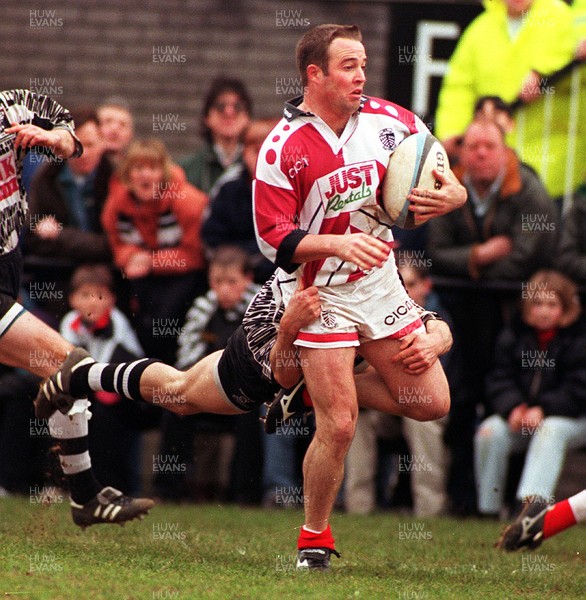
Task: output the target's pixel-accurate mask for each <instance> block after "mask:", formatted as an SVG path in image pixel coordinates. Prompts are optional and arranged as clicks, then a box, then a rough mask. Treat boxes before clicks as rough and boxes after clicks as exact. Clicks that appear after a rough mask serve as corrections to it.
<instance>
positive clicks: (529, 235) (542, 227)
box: [427, 150, 557, 281]
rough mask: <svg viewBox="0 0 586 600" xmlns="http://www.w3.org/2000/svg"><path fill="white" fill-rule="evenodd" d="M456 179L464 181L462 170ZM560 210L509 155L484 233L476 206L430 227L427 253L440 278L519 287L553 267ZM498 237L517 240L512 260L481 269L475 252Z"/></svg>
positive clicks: (458, 169) (468, 205) (532, 174)
mask: <svg viewBox="0 0 586 600" xmlns="http://www.w3.org/2000/svg"><path fill="white" fill-rule="evenodd" d="M454 173H455V175H456V176H457V177H458V179H460V181H463V175H464V172H463V168H462V165H456V167H455V168H454ZM555 215H556V213H555V207H554V205H553V203H552V201H551V199H550V197H549V196H548V194H547V192H546V191H545V188H544V187H543V185H542V183H541V181H540V180H539V177H538V176H537V175H536V174H535V172H534V171H533V170H532V169H530V168H529V167H527V166H526V165H524V164H522V163H520V162H519V160H518V159H517V157H516V155H515V153H514V152H513V151H512V150H509V156H508V160H507V166H506V173H505V177H504V180H503V183H502V185H501V188H500V191H499V194H498V197H497V199H496V201H495V202H494V203H493V205H492V206H491V208H490V209H489V211H488V212H487V214H486V216H485V217H484V219H483V221H482V227H481V228H480V227H478V226H477V224H476V222H475V218H474V212H473V206H472V205H471V201H468V202H467V203H466V204H465V205H464V206H463V207H462V208H459V209H458V210H455V211H453V212H451V213H449V214H447V215H444V216H442V217H439V218H437V219H432V220H431V221H430V223H429V232H428V243H427V252H428V255H429V257H430V258H431V260H432V269H433V271H434V272H435V273H438V274H442V275H452V276H454V277H466V278H473V279H478V278H480V279H485V280H498V279H502V280H509V281H515V280H517V281H519V280H523V279H526V278H527V277H528V276H530V275H531V274H532V273H533V272H535V271H536V270H537V269H539V268H542V267H544V266H547V265H549V263H550V261H551V259H552V258H553V253H554V251H555V248H556V244H557V237H556V222H555V221H556V216H555ZM497 235H506V236H509V237H510V238H511V239H512V243H513V250H512V252H511V254H509V256H507V257H506V258H504V259H502V260H500V261H497V262H495V263H493V264H491V265H488V266H486V267H483V268H480V267H478V266H477V265H475V264H474V252H473V251H474V247H475V246H476V245H477V244H480V243H482V242H485V241H486V240H488V239H489V238H492V237H494V236H497Z"/></svg>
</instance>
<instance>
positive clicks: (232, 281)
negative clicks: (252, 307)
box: [208, 265, 251, 310]
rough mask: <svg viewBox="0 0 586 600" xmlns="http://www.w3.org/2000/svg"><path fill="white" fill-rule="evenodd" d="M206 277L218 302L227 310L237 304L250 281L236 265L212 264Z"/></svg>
mask: <svg viewBox="0 0 586 600" xmlns="http://www.w3.org/2000/svg"><path fill="white" fill-rule="evenodd" d="M208 278H209V283H210V288H211V289H212V290H213V291H214V292H215V294H216V297H217V298H218V304H219V305H220V307H221V308H222V309H223V310H229V309H231V308H235V307H236V306H237V305H238V303H239V302H240V300H241V298H242V296H243V295H244V292H245V291H246V288H247V287H248V285H249V284H250V281H251V279H250V277H249V276H248V275H245V274H244V273H243V272H242V271H241V270H240V269H239V268H238V267H236V266H233V267H224V266H218V265H212V266H211V267H210V270H209V274H208Z"/></svg>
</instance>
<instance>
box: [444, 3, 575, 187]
mask: <svg viewBox="0 0 586 600" xmlns="http://www.w3.org/2000/svg"><path fill="white" fill-rule="evenodd" d="M484 6H485V10H484V12H483V13H482V14H481V15H479V16H478V17H477V18H476V19H475V20H474V21H473V22H472V23H471V24H470V26H469V27H468V28H467V29H466V31H465V32H464V33H463V35H462V37H461V39H460V42H459V43H458V46H457V47H456V50H455V52H454V54H453V55H452V57H451V59H450V62H449V65H448V71H447V74H446V76H445V78H444V81H443V83H442V88H441V90H440V96H439V105H438V110H437V114H436V130H435V133H436V135H437V136H438V137H439V138H440V139H442V140H449V139H450V138H452V137H453V136H458V135H460V134H462V132H463V131H464V129H465V128H466V126H467V125H468V124H469V123H470V121H471V120H472V116H473V109H474V104H475V102H476V101H477V100H478V98H479V97H481V96H491V95H496V96H500V97H501V98H503V100H505V101H506V102H509V103H510V102H513V101H514V100H516V99H517V98H521V99H523V100H524V101H526V102H529V104H528V105H527V107H526V108H524V109H523V115H520V114H518V119H517V121H518V123H517V128H516V132H514V133H513V134H512V135H511V136H510V137H509V140H508V141H509V143H511V144H512V145H514V146H516V148H517V151H518V153H519V155H520V157H521V159H522V160H523V161H524V162H526V163H528V164H530V165H531V166H532V167H533V168H535V169H536V170H537V172H538V173H539V174H540V176H541V178H542V179H543V181H544V183H545V185H546V188H547V190H548V192H549V194H550V195H551V196H552V197H553V198H557V197H560V196H562V194H563V193H564V191H565V186H566V182H565V172H566V163H567V153H568V115H569V114H570V110H569V95H570V84H569V81H568V80H564V81H559V82H558V81H556V82H555V83H552V82H550V81H548V79H549V76H550V75H551V74H553V73H555V72H556V71H558V70H559V69H560V68H562V67H564V66H565V65H566V64H568V63H569V62H571V61H572V59H573V58H574V55H575V52H576V48H577V45H578V31H577V28H576V27H575V25H574V22H573V13H572V10H571V9H570V7H568V6H567V5H566V4H565V3H564V2H562V1H561V0H486V1H485V2H484ZM548 96H549V98H548ZM548 111H551V118H548V117H547V113H548ZM575 139H576V142H577V144H576V145H577V152H576V155H575V163H574V164H575V165H578V164H584V141H583V140H582V141H581V140H580V138H579V136H576V137H575ZM448 144H449V141H448ZM581 178H582V175H581V174H579V175H578V174H576V173H574V176H573V177H572V182H571V185H572V187H573V188H575V187H577V185H578V183H579V182H580V181H581Z"/></svg>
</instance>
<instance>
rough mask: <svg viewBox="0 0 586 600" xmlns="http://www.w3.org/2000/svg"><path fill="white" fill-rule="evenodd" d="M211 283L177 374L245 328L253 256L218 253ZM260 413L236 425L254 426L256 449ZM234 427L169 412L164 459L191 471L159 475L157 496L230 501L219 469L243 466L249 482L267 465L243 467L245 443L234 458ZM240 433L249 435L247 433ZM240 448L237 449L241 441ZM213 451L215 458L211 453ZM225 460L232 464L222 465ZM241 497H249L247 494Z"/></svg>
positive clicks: (183, 342) (191, 317)
mask: <svg viewBox="0 0 586 600" xmlns="http://www.w3.org/2000/svg"><path fill="white" fill-rule="evenodd" d="M208 279H209V286H210V290H209V291H208V292H207V293H206V294H205V295H204V296H200V297H198V298H196V299H195V301H194V303H193V305H192V306H191V308H190V309H189V311H188V312H187V316H186V318H185V325H184V327H182V329H181V335H180V336H179V344H178V346H179V347H178V351H177V363H176V366H177V368H178V369H182V370H184V369H188V368H189V367H191V366H192V365H194V364H195V363H196V362H198V361H199V360H201V359H202V358H204V357H205V356H208V355H209V354H211V353H212V352H215V351H216V350H222V349H224V348H225V346H226V343H227V341H228V338H229V337H230V335H232V333H233V332H234V331H235V329H236V328H237V327H238V326H239V325H240V323H241V322H242V317H243V316H244V312H245V311H246V309H247V308H248V305H249V304H250V301H251V300H252V298H253V296H254V294H255V293H256V291H257V289H258V288H257V287H256V286H254V285H253V284H252V271H251V268H250V265H249V260H248V256H247V254H246V253H245V252H243V251H242V250H241V249H240V248H237V247H229V246H223V247H220V248H218V250H217V251H216V253H215V254H214V255H213V256H212V258H211V260H210V266H209V272H208ZM255 413H256V414H254V415H253V416H252V421H251V419H250V417H249V416H248V415H243V416H240V417H236V421H238V420H242V419H245V420H246V422H248V423H249V425H252V430H251V436H252V442H251V443H252V445H254V444H255V442H256V447H257V448H258V447H259V444H260V441H259V427H258V424H257V422H258V411H255ZM235 426H236V427H237V423H236V422H235V421H234V418H232V417H230V418H229V419H228V417H225V416H221V415H191V416H189V417H182V416H178V415H176V414H175V413H172V412H169V413H167V412H166V413H165V415H164V417H163V437H162V441H161V454H163V455H170V454H178V456H179V458H178V462H179V463H180V464H185V465H188V468H187V471H188V472H187V473H161V474H159V475H158V476H157V477H156V479H155V485H156V486H157V488H158V490H157V491H158V495H159V496H160V497H162V498H166V499H173V500H179V499H181V498H182V497H189V496H190V495H191V497H192V498H193V497H195V498H196V499H198V500H207V501H210V500H218V499H226V497H227V491H228V489H227V488H228V480H229V476H228V473H227V470H228V469H222V468H220V467H221V465H222V464H224V465H227V466H228V468H229V464H230V463H231V462H238V463H239V464H240V467H241V469H242V471H243V473H242V475H243V476H245V475H246V473H247V472H248V471H250V464H260V463H261V462H262V460H259V458H258V456H256V457H255V458H256V460H255V461H253V462H245V463H242V462H241V461H242V454H243V453H244V451H246V444H242V443H241V444H240V448H239V450H240V452H236V453H234V427H235ZM239 429H241V431H242V433H246V430H245V428H239ZM196 432H197V433H199V434H200V435H199V437H201V438H204V439H205V440H206V444H205V445H204V444H199V445H198V451H196V465H195V467H196V472H195V476H194V477H193V479H195V480H196V481H197V483H196V484H195V492H193V493H191V494H190V492H189V490H188V489H187V485H186V484H187V481H186V477H185V475H188V476H189V471H193V442H194V436H195V435H196ZM196 437H197V436H196ZM218 437H219V439H218ZM255 438H256V440H255ZM196 441H197V440H196ZM236 444H237V445H238V441H236ZM206 447H207V448H206ZM210 448H212V452H210V451H209V449H210ZM214 450H215V451H214ZM210 455H211V456H210ZM222 456H224V457H225V456H228V457H229V458H228V459H227V460H226V459H225V460H220V457H222ZM242 493H243V494H244V495H245V492H242Z"/></svg>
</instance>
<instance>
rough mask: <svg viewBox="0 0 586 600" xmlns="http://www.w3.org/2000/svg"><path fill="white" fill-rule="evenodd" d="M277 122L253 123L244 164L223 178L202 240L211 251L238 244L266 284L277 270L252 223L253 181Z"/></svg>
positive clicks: (246, 137)
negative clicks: (267, 140)
mask: <svg viewBox="0 0 586 600" xmlns="http://www.w3.org/2000/svg"><path fill="white" fill-rule="evenodd" d="M277 122H278V121H277V120H273V119H265V120H260V121H253V122H252V123H251V124H250V126H249V127H248V129H247V130H246V133H245V134H244V150H243V153H242V158H243V161H244V163H243V164H242V163H238V165H234V166H233V167H231V168H230V169H228V171H227V172H226V173H225V174H224V175H222V177H221V178H220V179H219V180H218V183H217V186H216V188H215V194H214V200H213V202H212V204H211V206H210V214H209V216H208V218H207V219H206V221H205V222H204V224H203V227H202V230H201V237H202V239H203V242H204V244H205V246H206V249H207V250H212V251H213V250H215V249H216V248H218V247H219V246H222V245H224V244H236V245H237V246H240V247H241V248H243V249H244V250H245V251H246V252H247V253H248V254H249V255H250V257H251V259H252V264H253V265H254V273H255V281H256V282H257V283H264V282H265V281H266V280H267V279H268V278H269V277H270V276H271V275H272V274H273V271H274V270H275V266H274V265H273V264H272V263H271V262H270V261H269V260H267V259H266V258H265V257H264V256H263V255H262V254H261V252H260V249H259V247H258V243H257V241H256V235H255V233H254V221H253V219H252V180H253V179H254V172H255V169H256V160H257V158H258V153H259V151H260V147H261V146H262V143H263V142H264V140H265V138H266V137H267V135H268V134H269V133H270V132H271V130H272V129H273V127H274V126H275V125H276V124H277Z"/></svg>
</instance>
